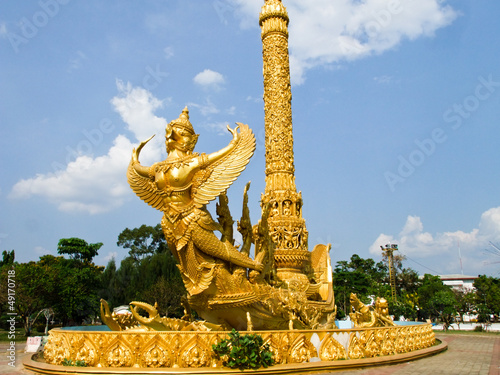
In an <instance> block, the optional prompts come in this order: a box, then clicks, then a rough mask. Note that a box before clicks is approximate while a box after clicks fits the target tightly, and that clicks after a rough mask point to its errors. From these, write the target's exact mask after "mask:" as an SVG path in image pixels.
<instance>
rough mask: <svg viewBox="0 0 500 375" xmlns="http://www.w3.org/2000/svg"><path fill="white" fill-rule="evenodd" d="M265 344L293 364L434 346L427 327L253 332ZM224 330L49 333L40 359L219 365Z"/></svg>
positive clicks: (123, 365) (150, 365)
mask: <svg viewBox="0 0 500 375" xmlns="http://www.w3.org/2000/svg"><path fill="white" fill-rule="evenodd" d="M254 333H258V334H260V335H261V336H262V337H263V338H264V341H265V342H266V343H269V344H270V347H271V351H272V352H273V357H274V360H275V364H277V365H283V364H294V363H296V364H298V363H308V362H315V361H336V360H353V359H363V358H373V357H379V356H391V355H397V354H401V353H408V352H412V351H415V350H418V349H424V348H429V347H431V346H433V345H434V343H435V336H434V332H433V331H432V327H431V325H430V324H415V325H411V326H395V327H384V328H366V329H350V330H345V329H336V330H301V331H299V330H297V331H256V332H254ZM226 334H227V333H225V332H154V331H149V332H127V331H121V332H112V331H109V332H108V331H94V332H89V331H85V332H84V331H69V330H63V329H53V330H51V331H50V332H49V340H48V343H47V344H46V346H45V352H44V360H45V362H46V363H48V364H52V365H61V364H62V362H63V360H64V359H71V360H73V361H76V360H79V361H85V363H86V364H87V366H91V367H110V368H117V367H121V368H128V367H132V368H160V367H161V368H201V367H221V363H219V362H217V360H216V359H215V358H214V357H213V354H212V345H213V344H215V343H217V342H218V341H220V340H222V339H223V338H226Z"/></svg>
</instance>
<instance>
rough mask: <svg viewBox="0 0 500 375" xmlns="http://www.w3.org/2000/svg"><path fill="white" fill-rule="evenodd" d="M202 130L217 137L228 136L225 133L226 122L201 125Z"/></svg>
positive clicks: (226, 132)
mask: <svg viewBox="0 0 500 375" xmlns="http://www.w3.org/2000/svg"><path fill="white" fill-rule="evenodd" d="M201 126H202V128H204V129H206V130H208V131H210V132H213V133H216V134H217V135H227V134H229V133H228V131H227V123H226V122H209V123H205V124H201Z"/></svg>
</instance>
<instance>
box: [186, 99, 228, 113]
mask: <svg viewBox="0 0 500 375" xmlns="http://www.w3.org/2000/svg"><path fill="white" fill-rule="evenodd" d="M189 107H194V108H197V109H198V110H199V111H200V112H201V114H202V115H203V116H210V115H214V114H217V113H219V112H220V111H219V109H218V108H217V106H216V105H215V104H214V103H212V101H211V100H210V98H206V100H205V104H197V103H189Z"/></svg>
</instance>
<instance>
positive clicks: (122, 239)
mask: <svg viewBox="0 0 500 375" xmlns="http://www.w3.org/2000/svg"><path fill="white" fill-rule="evenodd" d="M117 245H118V246H121V247H123V248H125V249H130V250H129V256H131V257H132V258H133V259H134V260H135V261H140V260H141V259H143V258H145V257H147V256H151V255H153V254H154V253H162V252H164V251H165V250H166V249H167V248H168V247H167V242H166V240H165V236H164V234H163V231H162V229H161V225H160V224H158V225H156V226H154V227H152V226H149V225H141V226H140V227H139V228H134V229H128V228H125V229H124V230H123V231H122V232H121V233H120V234H119V235H118V242H117Z"/></svg>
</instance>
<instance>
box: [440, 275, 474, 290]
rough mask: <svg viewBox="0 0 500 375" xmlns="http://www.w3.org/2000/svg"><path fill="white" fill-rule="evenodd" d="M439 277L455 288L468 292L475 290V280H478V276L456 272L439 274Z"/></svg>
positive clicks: (445, 283)
mask: <svg viewBox="0 0 500 375" xmlns="http://www.w3.org/2000/svg"><path fill="white" fill-rule="evenodd" d="M439 278H440V279H441V281H442V282H443V284H444V285H448V286H451V287H452V288H453V289H462V290H464V291H466V292H471V291H473V290H474V280H476V279H477V278H478V277H477V276H467V275H461V274H455V275H439Z"/></svg>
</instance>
